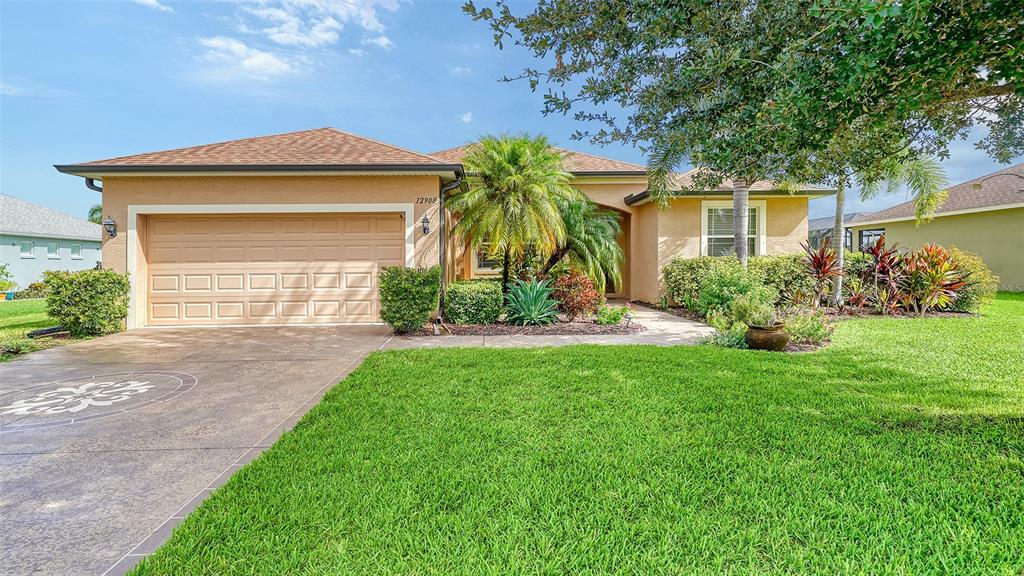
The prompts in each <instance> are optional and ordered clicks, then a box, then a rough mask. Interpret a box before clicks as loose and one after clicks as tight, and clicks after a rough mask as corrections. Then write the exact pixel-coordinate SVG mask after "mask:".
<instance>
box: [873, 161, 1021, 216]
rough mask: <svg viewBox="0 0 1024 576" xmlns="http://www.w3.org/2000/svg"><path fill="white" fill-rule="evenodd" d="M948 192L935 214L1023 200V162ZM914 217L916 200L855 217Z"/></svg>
mask: <svg viewBox="0 0 1024 576" xmlns="http://www.w3.org/2000/svg"><path fill="white" fill-rule="evenodd" d="M947 192H948V193H949V195H948V196H947V197H946V201H945V202H943V203H942V206H940V207H939V209H938V210H936V211H935V215H936V216H942V214H943V213H944V212H958V211H961V210H978V209H984V208H989V207H996V206H1005V205H1007V204H1021V203H1024V163H1021V164H1017V165H1015V166H1009V167H1007V168H1004V169H1002V170H999V171H998V172H993V173H991V174H987V175H985V176H980V177H978V178H975V179H973V180H968V181H967V182H964V183H962V184H957V185H956V186H953V187H952V188H950V189H949V190H947ZM913 217H914V201H913V200H910V201H907V202H904V203H902V204H897V205H895V206H892V207H890V208H886V209H885V210H879V211H878V212H872V213H869V214H861V215H860V216H859V217H857V218H856V219H854V221H853V223H854V224H856V223H858V222H878V221H886V220H895V219H906V218H913Z"/></svg>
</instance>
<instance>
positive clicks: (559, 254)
mask: <svg viewBox="0 0 1024 576" xmlns="http://www.w3.org/2000/svg"><path fill="white" fill-rule="evenodd" d="M565 252H566V251H565V250H563V249H558V250H555V251H554V253H552V254H551V257H550V258H548V261H547V262H545V263H544V268H542V269H541V271H540V273H541V274H543V275H545V276H547V274H548V272H550V271H551V269H552V268H554V267H555V265H556V264H558V263H559V262H561V261H562V258H565Z"/></svg>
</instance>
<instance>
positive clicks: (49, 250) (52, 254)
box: [46, 242, 60, 260]
mask: <svg viewBox="0 0 1024 576" xmlns="http://www.w3.org/2000/svg"><path fill="white" fill-rule="evenodd" d="M59 248H60V246H59V245H58V244H57V243H56V242H47V243H46V257H47V258H49V259H50V260H58V259H59V258H60V253H59V252H58V249H59Z"/></svg>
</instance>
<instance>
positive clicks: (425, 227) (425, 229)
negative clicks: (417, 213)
mask: <svg viewBox="0 0 1024 576" xmlns="http://www.w3.org/2000/svg"><path fill="white" fill-rule="evenodd" d="M420 224H423V233H424V234H430V218H428V217H427V215H426V214H424V215H423V220H420Z"/></svg>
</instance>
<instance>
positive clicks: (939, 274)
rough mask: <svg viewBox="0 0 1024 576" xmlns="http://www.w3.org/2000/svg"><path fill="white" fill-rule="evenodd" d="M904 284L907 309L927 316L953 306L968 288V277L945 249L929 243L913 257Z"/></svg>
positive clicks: (910, 257)
mask: <svg viewBox="0 0 1024 576" xmlns="http://www.w3.org/2000/svg"><path fill="white" fill-rule="evenodd" d="M904 268H905V273H904V275H903V278H902V281H901V284H902V288H903V292H904V293H903V301H904V307H905V308H907V309H908V310H912V311H914V312H916V313H917V314H919V315H921V316H924V315H925V314H927V313H928V311H929V310H932V309H935V308H945V307H947V306H949V305H950V304H951V303H952V302H953V300H954V299H956V295H957V293H958V292H959V291H960V290H963V289H964V288H965V287H967V285H968V282H967V276H968V275H967V274H965V273H964V272H963V271H962V270H960V269H959V268H958V267H957V265H956V262H955V261H954V260H953V258H952V257H951V256H950V255H949V252H946V250H945V248H943V247H942V246H937V245H935V244H927V245H925V246H923V247H922V248H921V249H920V250H918V251H916V252H913V253H912V254H909V255H908V256H907V257H906V261H905V264H904Z"/></svg>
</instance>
